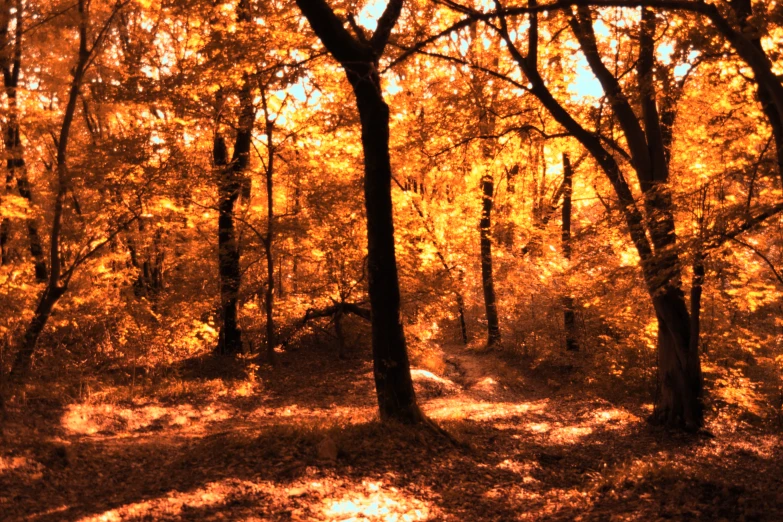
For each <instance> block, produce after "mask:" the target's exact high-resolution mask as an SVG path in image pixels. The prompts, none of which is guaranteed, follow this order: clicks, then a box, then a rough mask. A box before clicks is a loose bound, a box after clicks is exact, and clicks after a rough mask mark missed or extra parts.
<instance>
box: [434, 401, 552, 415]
mask: <svg viewBox="0 0 783 522" xmlns="http://www.w3.org/2000/svg"><path fill="white" fill-rule="evenodd" d="M548 402H549V401H548V400H546V399H544V400H541V401H535V402H522V403H518V404H516V403H512V402H486V401H476V400H470V399H466V398H465V397H455V398H446V399H436V400H433V401H431V402H430V403H429V404H428V405H427V415H428V416H430V417H431V418H433V419H436V420H454V419H459V420H463V419H469V420H492V419H503V418H506V417H513V416H517V415H524V414H526V413H534V412H540V411H542V410H543V409H544V408H546V406H547V404H548Z"/></svg>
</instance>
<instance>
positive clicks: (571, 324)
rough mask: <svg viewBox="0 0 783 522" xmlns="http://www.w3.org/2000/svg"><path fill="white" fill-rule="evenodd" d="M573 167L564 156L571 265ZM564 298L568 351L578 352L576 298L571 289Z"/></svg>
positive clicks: (565, 233)
mask: <svg viewBox="0 0 783 522" xmlns="http://www.w3.org/2000/svg"><path fill="white" fill-rule="evenodd" d="M573 175H574V171H573V167H572V166H571V160H570V158H569V157H568V154H563V226H562V242H563V257H564V258H565V260H566V264H567V265H569V266H570V264H571V193H572V190H573ZM565 292H566V294H565V295H564V296H563V324H564V326H565V341H566V350H568V351H578V350H579V343H578V341H577V336H576V312H575V311H574V298H573V297H572V296H571V293H570V289H569V288H566V289H565Z"/></svg>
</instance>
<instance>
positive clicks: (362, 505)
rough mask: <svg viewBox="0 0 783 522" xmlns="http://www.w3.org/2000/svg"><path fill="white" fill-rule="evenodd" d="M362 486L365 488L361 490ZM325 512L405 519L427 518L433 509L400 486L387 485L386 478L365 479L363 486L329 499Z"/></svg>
mask: <svg viewBox="0 0 783 522" xmlns="http://www.w3.org/2000/svg"><path fill="white" fill-rule="evenodd" d="M362 489H363V491H362ZM324 504H326V507H325V509H324V510H323V514H324V515H326V516H327V517H328V518H329V519H331V520H341V521H345V522H348V521H351V522H353V521H356V522H359V521H365V520H383V521H405V522H413V521H418V520H427V519H428V518H429V516H430V510H429V508H428V507H427V505H426V504H425V503H423V502H421V501H420V500H417V499H415V498H408V497H406V496H404V495H403V494H401V493H400V491H399V490H398V489H397V488H394V487H384V486H383V482H371V481H362V484H361V487H359V488H357V489H356V490H354V491H352V492H351V493H349V494H346V495H344V496H343V497H342V498H339V499H335V500H333V499H328V500H325V501H324Z"/></svg>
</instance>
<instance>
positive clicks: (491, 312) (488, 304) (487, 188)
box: [480, 173, 500, 346]
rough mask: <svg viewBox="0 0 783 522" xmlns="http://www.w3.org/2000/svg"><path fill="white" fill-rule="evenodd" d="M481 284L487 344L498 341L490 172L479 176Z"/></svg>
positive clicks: (493, 189)
mask: <svg viewBox="0 0 783 522" xmlns="http://www.w3.org/2000/svg"><path fill="white" fill-rule="evenodd" d="M481 191H482V205H481V223H480V227H481V230H480V237H481V286H482V289H483V290H484V308H485V310H486V315H487V346H494V345H496V344H498V343H500V326H499V321H498V308H497V297H496V296H495V280H494V277H493V274H492V206H493V203H494V192H495V182H494V179H493V178H492V174H490V173H486V174H484V176H483V177H482V178H481Z"/></svg>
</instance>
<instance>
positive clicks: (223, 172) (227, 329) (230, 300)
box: [212, 136, 242, 355]
mask: <svg viewBox="0 0 783 522" xmlns="http://www.w3.org/2000/svg"><path fill="white" fill-rule="evenodd" d="M212 157H213V161H214V163H215V167H217V169H218V176H219V182H218V183H219V189H218V190H219V198H220V200H219V204H218V273H219V276H220V318H221V324H220V333H219V335H218V344H217V348H216V352H217V353H219V354H221V355H236V354H238V353H241V352H242V332H241V330H240V329H239V324H238V321H237V315H238V314H237V302H238V295H239V285H240V282H241V277H242V273H241V271H240V266H239V246H238V244H237V240H236V230H235V227H234V204H235V203H236V200H237V198H238V197H239V188H240V187H239V182H238V180H237V177H236V176H235V173H234V169H232V168H230V167H229V165H228V150H227V148H226V141H225V139H224V138H223V137H222V136H217V137H215V141H214V147H213V151H212Z"/></svg>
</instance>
